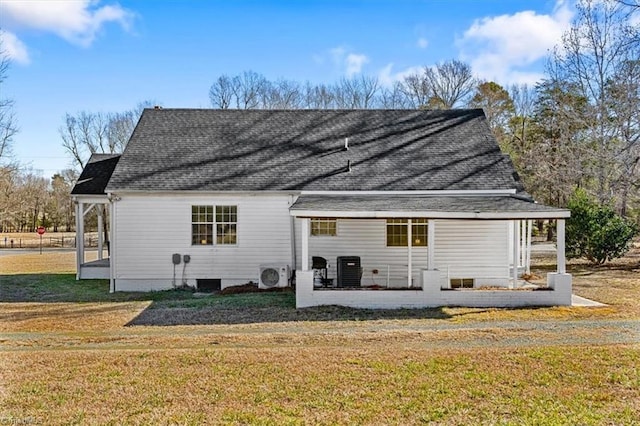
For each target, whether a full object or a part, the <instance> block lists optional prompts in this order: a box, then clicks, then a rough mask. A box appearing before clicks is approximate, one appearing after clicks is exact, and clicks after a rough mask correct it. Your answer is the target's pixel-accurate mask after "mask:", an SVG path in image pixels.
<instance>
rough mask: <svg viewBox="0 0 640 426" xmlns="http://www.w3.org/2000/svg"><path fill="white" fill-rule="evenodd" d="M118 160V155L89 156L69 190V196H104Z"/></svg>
mask: <svg viewBox="0 0 640 426" xmlns="http://www.w3.org/2000/svg"><path fill="white" fill-rule="evenodd" d="M119 159H120V154H91V158H89V161H88V162H87V164H86V165H85V166H84V169H83V170H82V173H81V174H80V177H78V180H77V181H76V184H75V185H74V186H73V189H72V190H71V195H98V194H105V188H106V186H107V183H108V182H109V179H110V178H111V175H112V174H113V171H114V169H115V168H116V165H117V164H118V160H119Z"/></svg>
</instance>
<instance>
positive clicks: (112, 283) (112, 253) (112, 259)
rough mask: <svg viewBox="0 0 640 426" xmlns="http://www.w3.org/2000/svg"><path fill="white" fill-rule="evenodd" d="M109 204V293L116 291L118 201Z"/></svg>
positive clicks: (113, 200) (112, 200)
mask: <svg viewBox="0 0 640 426" xmlns="http://www.w3.org/2000/svg"><path fill="white" fill-rule="evenodd" d="M109 198H110V200H111V202H110V203H109V221H110V225H111V226H109V232H110V233H109V241H110V243H109V244H110V246H109V293H113V292H115V291H116V244H115V243H116V240H115V237H116V200H115V199H111V197H109Z"/></svg>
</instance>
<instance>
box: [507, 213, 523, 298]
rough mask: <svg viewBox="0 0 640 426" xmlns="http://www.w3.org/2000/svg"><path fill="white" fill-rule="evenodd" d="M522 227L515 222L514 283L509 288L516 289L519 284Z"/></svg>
mask: <svg viewBox="0 0 640 426" xmlns="http://www.w3.org/2000/svg"><path fill="white" fill-rule="evenodd" d="M519 231H520V226H519V223H518V221H517V220H514V221H513V271H512V275H513V282H512V283H511V285H510V286H509V288H515V286H516V284H518V257H519V256H520V253H519V251H520V235H519V234H520V232H519Z"/></svg>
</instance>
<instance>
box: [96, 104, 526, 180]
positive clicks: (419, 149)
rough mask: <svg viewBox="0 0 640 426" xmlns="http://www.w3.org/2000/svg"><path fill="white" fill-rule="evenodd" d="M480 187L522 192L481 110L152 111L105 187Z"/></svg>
mask: <svg viewBox="0 0 640 426" xmlns="http://www.w3.org/2000/svg"><path fill="white" fill-rule="evenodd" d="M346 138H348V149H345V140H346ZM476 189H516V190H518V191H520V190H522V188H521V185H520V183H519V181H518V179H517V175H516V174H515V171H514V169H513V166H512V164H511V162H510V160H509V159H508V158H507V157H505V156H504V155H503V154H502V152H501V151H500V149H499V147H498V144H497V142H496V140H495V138H494V137H493V135H492V134H491V131H490V129H489V127H488V125H487V123H486V119H485V117H484V113H483V112H482V110H477V109H476V110H443V111H423V110H420V111H417V110H275V111H274V110H213V109H208V110H204V109H203V110H197V109H147V110H145V111H144V113H143V114H142V117H141V119H140V121H139V123H138V125H137V127H136V129H135V131H134V133H133V135H132V137H131V140H130V142H129V144H128V145H127V148H126V149H125V152H124V153H123V155H122V158H121V159H120V161H119V163H118V165H117V167H116V169H115V172H114V173H113V176H112V177H111V180H110V181H109V184H108V190H109V191H114V190H139V191H180V190H192V191H261V190H268V191H282V190H296V191H299V190H324V191H330V190H341V191H365V190H476Z"/></svg>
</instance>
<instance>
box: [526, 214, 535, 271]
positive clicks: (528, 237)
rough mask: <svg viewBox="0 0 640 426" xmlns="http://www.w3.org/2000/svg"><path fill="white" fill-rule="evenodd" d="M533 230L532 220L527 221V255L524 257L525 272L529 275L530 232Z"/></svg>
mask: <svg viewBox="0 0 640 426" xmlns="http://www.w3.org/2000/svg"><path fill="white" fill-rule="evenodd" d="M532 229H533V220H531V219H529V220H527V255H526V257H525V272H526V273H527V274H531V231H532Z"/></svg>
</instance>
